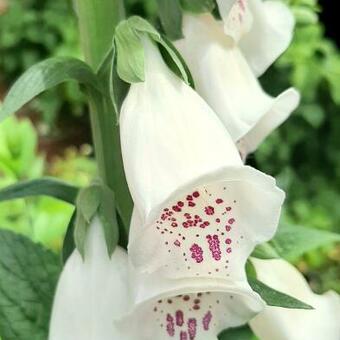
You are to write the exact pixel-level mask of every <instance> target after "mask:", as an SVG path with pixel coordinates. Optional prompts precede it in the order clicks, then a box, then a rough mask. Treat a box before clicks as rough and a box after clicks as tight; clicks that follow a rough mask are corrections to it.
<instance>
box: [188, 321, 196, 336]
mask: <svg viewBox="0 0 340 340" xmlns="http://www.w3.org/2000/svg"><path fill="white" fill-rule="evenodd" d="M196 332H197V321H196V319H189V320H188V333H189V339H190V340H194V339H195V338H196Z"/></svg>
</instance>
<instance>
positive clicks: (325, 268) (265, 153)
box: [0, 0, 340, 291]
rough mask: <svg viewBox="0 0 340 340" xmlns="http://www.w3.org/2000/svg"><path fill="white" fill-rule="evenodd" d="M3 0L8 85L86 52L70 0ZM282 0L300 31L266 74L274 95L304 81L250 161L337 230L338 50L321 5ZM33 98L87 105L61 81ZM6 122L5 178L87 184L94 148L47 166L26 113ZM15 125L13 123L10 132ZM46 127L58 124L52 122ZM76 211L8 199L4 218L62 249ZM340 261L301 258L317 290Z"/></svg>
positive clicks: (291, 207) (333, 256)
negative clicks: (39, 64)
mask: <svg viewBox="0 0 340 340" xmlns="http://www.w3.org/2000/svg"><path fill="white" fill-rule="evenodd" d="M6 1H7V4H9V5H10V6H9V7H8V8H7V10H1V9H0V13H1V12H3V14H2V15H1V14H0V77H2V82H3V83H4V84H7V85H9V84H10V83H11V82H12V81H13V80H14V79H15V78H16V77H17V76H18V75H19V74H21V73H22V72H23V71H24V70H25V69H27V67H28V66H30V65H31V64H33V63H35V62H36V61H38V60H41V59H43V58H46V57H49V56H52V55H70V56H79V42H78V35H77V31H76V20H75V17H74V15H73V13H72V8H71V7H72V6H71V2H70V1H68V0H59V1H53V0H44V1H43V0H25V1H22V0H0V2H3V3H4V2H6ZM278 1H279V0H278ZM282 1H284V2H286V3H287V4H289V6H291V8H292V10H293V12H294V15H295V17H296V21H297V27H296V33H295V36H294V40H293V42H292V45H291V46H290V48H289V49H288V50H287V52H286V53H285V54H284V55H283V56H282V57H281V58H280V59H279V60H278V61H277V62H276V63H275V65H274V66H273V67H271V68H270V70H269V71H268V72H266V74H265V75H264V76H263V77H262V79H261V82H262V84H263V86H264V88H265V89H266V91H268V92H269V93H271V94H273V95H278V94H279V93H280V91H282V90H284V89H286V88H287V87H289V86H292V85H293V86H295V87H297V88H298V89H299V90H300V92H301V95H302V102H301V105H300V107H299V109H298V110H297V111H296V112H295V113H293V115H292V117H291V118H290V119H289V120H288V121H287V122H286V123H285V124H284V125H283V126H282V127H281V128H280V129H279V130H277V131H275V132H274V133H273V134H272V135H271V136H270V137H269V138H268V139H267V140H266V142H265V143H264V144H263V145H261V147H260V148H259V150H258V151H257V152H256V154H255V155H252V156H250V157H249V163H250V164H252V165H254V166H256V167H257V168H259V169H261V170H263V171H264V172H267V173H269V174H272V175H274V176H276V177H277V178H278V181H279V184H280V186H281V187H283V188H284V189H285V190H286V192H287V201H286V205H285V211H284V214H283V215H284V216H283V221H284V222H285V223H289V224H291V225H295V224H300V225H304V226H306V227H311V228H320V229H325V230H330V231H335V232H338V233H339V232H340V209H338V207H337V205H338V204H340V192H339V188H340V157H339V150H340V138H339V136H340V52H339V50H338V49H337V48H336V46H335V45H334V44H333V42H332V41H330V40H328V39H327V38H325V34H324V27H323V25H322V24H321V23H320V22H319V21H318V12H319V11H320V10H321V8H320V6H319V5H318V2H317V0H282ZM126 3H127V5H128V6H127V12H128V15H131V14H138V15H142V16H144V17H146V18H148V19H149V20H150V21H152V22H153V23H154V24H156V26H158V27H159V20H158V10H157V2H156V0H127V1H126ZM18 18H20V20H17V19H18ZM33 105H34V109H36V110H38V111H39V112H42V113H43V119H44V121H45V122H47V123H48V125H49V126H50V127H51V126H52V127H53V122H54V120H55V118H56V117H57V116H56V115H57V114H59V115H61V114H62V115H65V116H66V117H67V116H69V114H70V113H74V114H77V113H80V112H83V106H82V97H81V95H80V93H79V91H78V89H77V88H76V87H74V86H73V85H67V86H63V87H60V88H59V89H58V91H56V92H53V93H48V94H47V95H45V96H44V97H41V99H39V100H38V101H35V103H34V104H33ZM64 118H65V117H64ZM7 124H9V125H10V124H17V123H16V122H14V121H12V122H11V121H9V122H8V123H7ZM0 129H1V130H0V172H1V173H2V176H1V175H0V185H1V186H4V185H7V184H10V183H12V182H13V181H16V180H18V179H24V178H32V177H37V176H40V175H41V174H42V173H48V174H51V175H55V176H57V177H60V178H63V179H66V180H69V181H72V182H73V183H78V184H85V183H86V182H87V180H88V178H89V176H90V175H89V174H92V173H94V172H95V170H94V164H93V162H92V161H89V160H88V158H86V157H85V156H83V155H84V154H88V151H84V152H83V153H81V154H79V152H78V151H77V150H76V149H71V150H70V151H68V153H67V154H66V155H65V156H64V157H62V158H59V159H58V160H57V161H55V162H53V163H52V164H49V166H48V167H47V165H46V163H45V162H44V161H43V159H42V158H41V156H36V153H35V149H36V144H37V137H36V134H35V133H34V130H33V128H32V126H31V125H30V124H29V123H28V122H27V121H23V122H21V123H20V124H19V125H18V126H17V125H16V127H15V128H13V127H10V128H6V127H5V125H2V126H0ZM9 130H11V131H12V130H14V131H13V132H12V133H9V132H8V131H9ZM19 130H20V132H19ZM1 131H2V132H1ZM49 133H50V134H51V133H55V129H50V131H49ZM1 134H2V135H1ZM3 140H5V141H6V143H7V144H6V143H5V142H3ZM3 144H4V146H3ZM6 145H7V146H6ZM6 148H9V149H10V152H9V151H8V150H7V149H6ZM79 182H81V183H79ZM70 213H71V211H70V207H68V206H66V205H65V204H63V203H60V202H56V201H53V200H51V199H47V198H42V199H32V200H31V199H29V200H25V201H18V202H9V203H6V204H5V205H2V206H1V209H0V225H4V226H6V227H7V228H12V229H15V230H19V231H21V232H24V233H26V234H30V235H31V237H32V238H33V239H34V240H41V241H43V242H44V243H46V244H48V245H49V246H51V247H53V248H54V249H57V248H58V246H59V245H60V236H61V235H62V232H63V231H64V228H65V225H66V224H67V223H66V221H67V219H68V218H69V216H70ZM32 221H33V222H32ZM63 223H65V225H63ZM46 225H48V227H47V228H46ZM62 225H63V226H62ZM32 226H33V227H32ZM306 242H308V240H306ZM339 262H340V249H339V247H337V248H334V246H329V247H325V248H323V249H320V250H318V251H313V252H310V253H308V254H307V255H305V256H304V257H303V258H299V259H296V263H297V265H298V266H299V267H300V269H301V270H302V271H304V272H305V274H306V275H307V276H308V278H309V279H310V282H311V284H312V286H313V287H314V289H315V290H316V291H325V290H327V289H330V288H332V289H336V290H338V291H340V283H339V277H340V269H339V268H340V266H339Z"/></svg>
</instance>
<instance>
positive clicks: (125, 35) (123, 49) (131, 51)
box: [115, 20, 145, 83]
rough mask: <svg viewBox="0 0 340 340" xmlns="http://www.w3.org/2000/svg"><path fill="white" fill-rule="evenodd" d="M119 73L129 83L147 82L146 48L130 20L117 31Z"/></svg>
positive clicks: (123, 23)
mask: <svg viewBox="0 0 340 340" xmlns="http://www.w3.org/2000/svg"><path fill="white" fill-rule="evenodd" d="M115 46H116V53H117V73H118V75H119V77H120V78H121V79H122V80H124V81H126V82H127V83H138V82H143V81H144V80H145V75H144V48H143V45H142V43H141V41H140V37H139V36H138V34H137V32H136V31H135V29H134V28H133V27H131V25H130V22H129V21H128V20H125V21H122V22H121V23H120V24H119V25H118V26H117V27H116V31H115Z"/></svg>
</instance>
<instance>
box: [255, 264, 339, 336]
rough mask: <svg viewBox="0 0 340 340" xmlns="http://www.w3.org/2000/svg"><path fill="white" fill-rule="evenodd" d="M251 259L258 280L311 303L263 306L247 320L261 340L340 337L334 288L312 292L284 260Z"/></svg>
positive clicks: (295, 270) (336, 296)
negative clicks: (308, 307)
mask: <svg viewBox="0 0 340 340" xmlns="http://www.w3.org/2000/svg"><path fill="white" fill-rule="evenodd" d="M252 261H253V263H254V266H255V268H256V272H257V276H258V278H259V279H260V280H261V281H262V282H264V283H265V284H267V285H269V286H270V287H272V288H274V289H276V290H279V291H281V292H283V293H286V294H288V295H291V296H293V297H295V298H297V299H300V300H301V301H304V302H306V303H308V304H310V305H311V306H313V307H314V309H313V310H301V309H286V308H280V307H271V306H267V307H266V308H265V310H264V311H263V312H261V313H260V314H259V315H257V316H256V317H255V318H254V319H253V320H252V321H251V322H250V326H251V328H252V329H253V331H254V333H255V334H256V335H257V336H258V337H259V338H260V339H261V340H273V339H275V340H320V339H327V340H338V339H340V324H339V316H340V297H339V296H338V295H337V294H336V293H335V292H332V291H330V292H327V293H325V294H323V295H317V294H314V293H313V292H312V290H311V289H310V287H309V286H308V283H307V282H306V280H305V279H304V277H303V276H302V274H301V273H300V272H299V271H298V270H297V269H296V268H294V267H293V266H292V265H291V264H289V263H288V262H286V261H284V260H258V259H253V260H252Z"/></svg>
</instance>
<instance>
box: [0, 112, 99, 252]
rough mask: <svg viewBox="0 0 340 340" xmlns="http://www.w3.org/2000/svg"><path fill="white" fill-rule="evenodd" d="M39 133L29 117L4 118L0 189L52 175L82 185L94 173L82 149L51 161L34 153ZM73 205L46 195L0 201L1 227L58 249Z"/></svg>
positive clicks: (0, 134) (0, 141)
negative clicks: (20, 118) (21, 181)
mask: <svg viewBox="0 0 340 340" xmlns="http://www.w3.org/2000/svg"><path fill="white" fill-rule="evenodd" d="M37 147H38V135H37V132H36V129H35V128H34V127H33V125H32V123H31V122H30V121H29V120H28V119H23V120H18V119H17V118H15V117H11V118H9V119H7V120H6V121H5V122H4V123H2V124H1V125H0V188H2V187H5V186H8V185H10V184H13V183H15V182H17V181H20V180H27V179H33V178H38V177H41V176H43V175H53V176H55V177H58V178H60V179H64V180H68V181H70V182H71V183H74V184H77V185H80V186H84V185H87V184H89V182H90V179H91V178H92V177H93V176H94V175H95V173H96V166H95V162H94V161H93V160H91V159H90V158H89V157H88V154H89V150H88V147H84V149H85V150H80V151H78V150H77V149H74V148H72V149H69V150H67V151H66V153H65V155H64V156H63V157H57V158H55V159H54V161H53V162H52V163H50V164H47V162H46V161H45V160H44V157H43V156H41V155H39V153H37ZM72 213H73V206H71V205H68V204H66V203H64V202H61V201H57V200H54V199H52V198H48V197H39V198H27V199H22V200H15V201H9V202H5V203H3V202H1V208H0V227H1V228H6V229H10V230H13V231H16V232H19V233H22V234H24V235H26V236H29V237H30V238H31V239H32V240H33V241H36V242H42V243H43V244H45V245H46V246H48V247H50V248H51V249H54V250H59V249H60V246H61V241H62V237H63V235H64V233H65V230H66V227H67V225H68V222H69V220H70V217H71V215H72Z"/></svg>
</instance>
